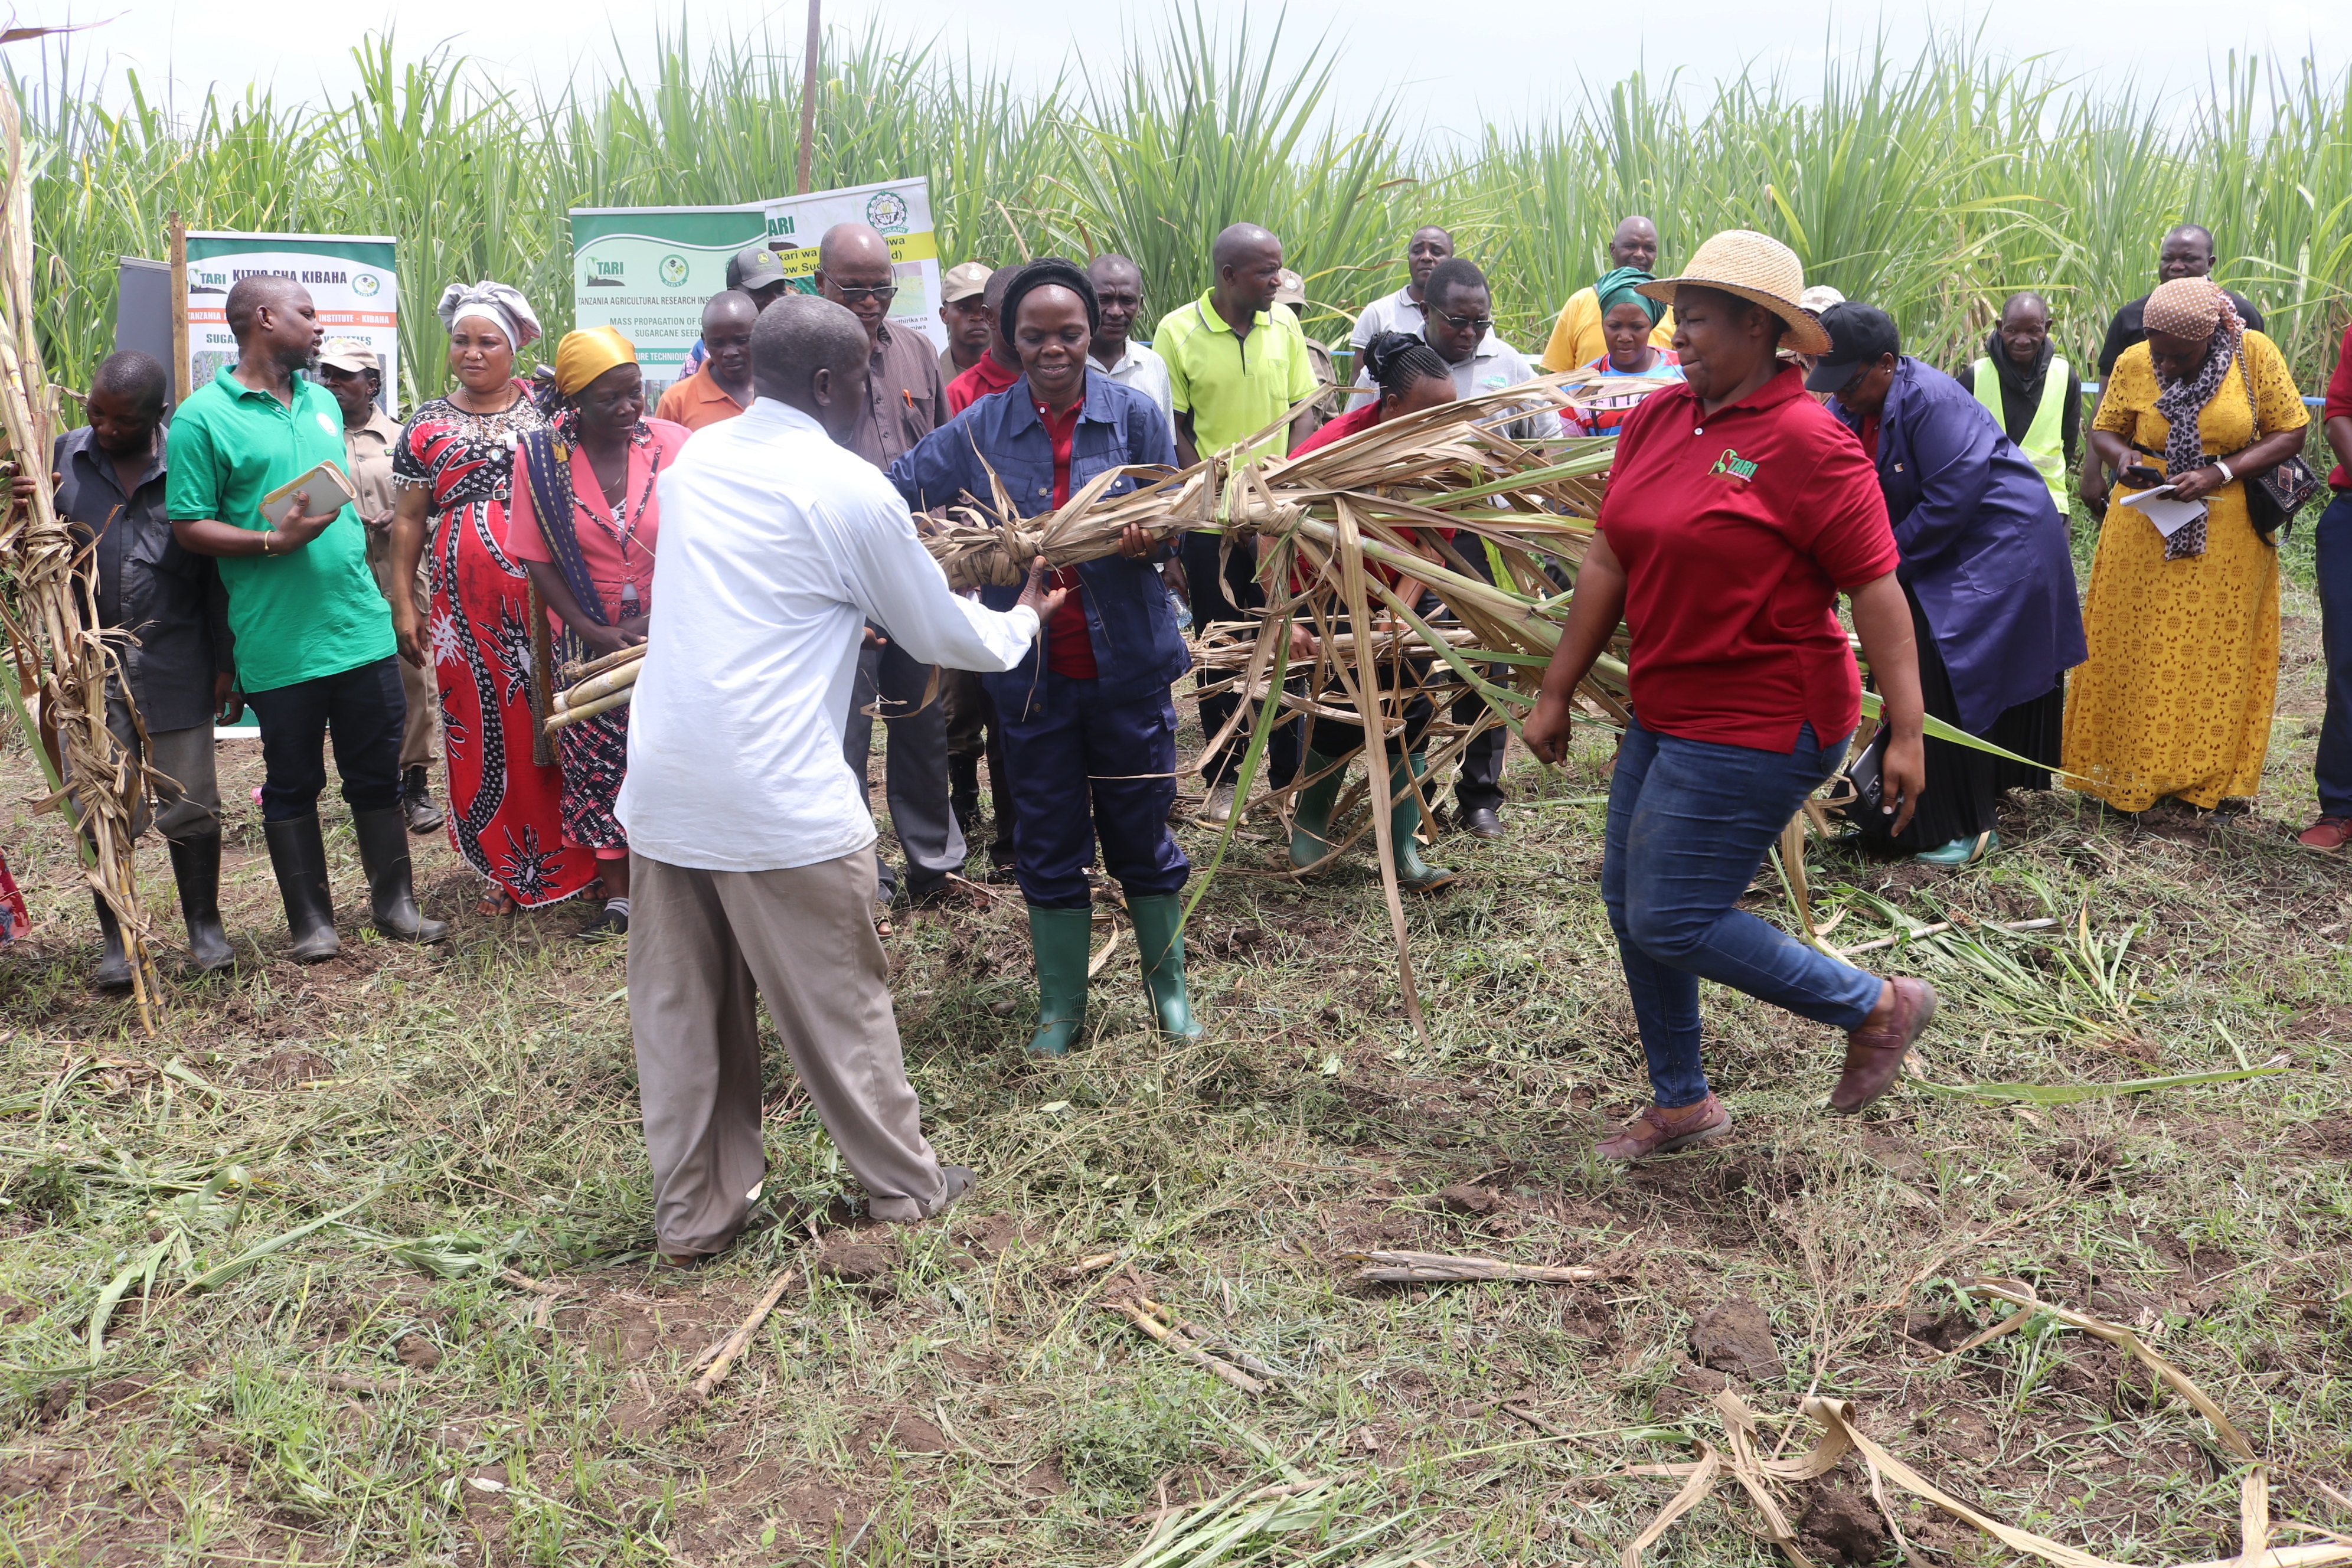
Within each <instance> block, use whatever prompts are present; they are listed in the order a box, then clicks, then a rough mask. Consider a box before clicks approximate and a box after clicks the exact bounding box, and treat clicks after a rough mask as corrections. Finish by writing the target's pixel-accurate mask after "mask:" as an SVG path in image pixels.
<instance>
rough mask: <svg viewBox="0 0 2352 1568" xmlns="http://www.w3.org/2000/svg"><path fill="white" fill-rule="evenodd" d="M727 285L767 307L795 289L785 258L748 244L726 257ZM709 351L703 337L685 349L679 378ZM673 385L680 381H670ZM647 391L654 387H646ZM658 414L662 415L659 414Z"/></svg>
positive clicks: (697, 367)
mask: <svg viewBox="0 0 2352 1568" xmlns="http://www.w3.org/2000/svg"><path fill="white" fill-rule="evenodd" d="M727 287H728V288H729V289H733V290H734V291H736V292H737V293H739V294H749V295H750V296H751V303H753V304H754V305H757V306H758V307H760V309H761V310H766V309H767V308H768V307H769V306H771V305H772V304H774V303H775V302H776V301H777V300H781V299H782V298H783V297H784V296H785V295H786V294H789V293H791V292H792V279H789V278H786V277H785V276H784V259H783V258H782V257H781V256H778V255H777V254H776V253H775V252H774V251H772V250H770V249H769V248H768V247H766V246H764V245H747V246H745V247H743V248H742V249H740V250H739V251H737V252H736V253H735V254H734V255H732V256H730V257H729V258H727ZM709 358H710V351H709V349H708V348H706V347H704V346H703V342H702V340H701V339H700V338H697V339H695V340H694V346H693V347H692V348H690V349H688V350H687V351H686V363H684V364H681V365H679V366H678V367H677V380H678V381H684V380H685V379H686V378H687V377H688V376H689V375H692V374H694V373H695V372H696V371H698V370H700V369H701V368H702V367H703V364H704V363H705V362H707V361H708V360H709ZM670 384H671V385H672V386H675V385H677V382H675V381H674V382H672V383H670ZM646 391H647V392H648V393H651V392H652V391H653V388H651V387H647V388H646ZM656 417H659V416H656Z"/></svg>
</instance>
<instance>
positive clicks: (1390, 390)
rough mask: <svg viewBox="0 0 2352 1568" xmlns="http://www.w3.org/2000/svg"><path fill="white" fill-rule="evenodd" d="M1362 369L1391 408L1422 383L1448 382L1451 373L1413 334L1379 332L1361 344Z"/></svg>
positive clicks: (1419, 337)
mask: <svg viewBox="0 0 2352 1568" xmlns="http://www.w3.org/2000/svg"><path fill="white" fill-rule="evenodd" d="M1364 369H1365V371H1366V373H1367V374H1370V376H1371V378H1372V384H1373V385H1375V386H1377V387H1379V388H1380V389H1381V403H1382V404H1384V405H1388V406H1389V407H1391V408H1394V407H1395V406H1396V405H1399V404H1401V403H1402V402H1403V401H1404V400H1405V399H1406V398H1408V397H1410V396H1411V395H1412V389H1413V387H1414V386H1415V385H1416V384H1419V383H1421V382H1424V381H1444V382H1451V381H1452V380H1453V379H1454V372H1453V370H1452V368H1451V367H1449V366H1448V365H1447V364H1446V363H1445V362H1444V360H1443V359H1440V358H1439V357H1438V353H1437V351H1436V350H1435V349H1433V348H1431V347H1430V346H1429V344H1428V342H1427V341H1426V340H1424V339H1423V338H1422V337H1421V336H1420V334H1418V333H1415V332H1382V333H1381V334H1380V335H1379V336H1377V337H1375V338H1374V339H1372V341H1371V342H1369V343H1367V344H1365V345H1364Z"/></svg>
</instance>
